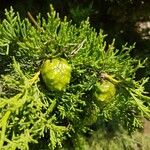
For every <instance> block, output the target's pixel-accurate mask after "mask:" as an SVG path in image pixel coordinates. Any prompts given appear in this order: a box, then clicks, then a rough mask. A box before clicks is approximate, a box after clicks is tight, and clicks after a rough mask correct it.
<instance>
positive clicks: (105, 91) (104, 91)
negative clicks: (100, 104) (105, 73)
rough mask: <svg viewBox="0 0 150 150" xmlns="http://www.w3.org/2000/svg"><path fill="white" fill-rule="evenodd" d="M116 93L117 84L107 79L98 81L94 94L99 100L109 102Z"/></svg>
mask: <svg viewBox="0 0 150 150" xmlns="http://www.w3.org/2000/svg"><path fill="white" fill-rule="evenodd" d="M115 94H116V88H115V85H114V84H113V83H111V82H109V81H107V80H105V81H103V82H102V83H100V82H97V83H96V88H95V93H94V96H95V97H96V99H97V101H105V102H108V101H109V100H111V99H112V98H113V97H114V96H115Z"/></svg>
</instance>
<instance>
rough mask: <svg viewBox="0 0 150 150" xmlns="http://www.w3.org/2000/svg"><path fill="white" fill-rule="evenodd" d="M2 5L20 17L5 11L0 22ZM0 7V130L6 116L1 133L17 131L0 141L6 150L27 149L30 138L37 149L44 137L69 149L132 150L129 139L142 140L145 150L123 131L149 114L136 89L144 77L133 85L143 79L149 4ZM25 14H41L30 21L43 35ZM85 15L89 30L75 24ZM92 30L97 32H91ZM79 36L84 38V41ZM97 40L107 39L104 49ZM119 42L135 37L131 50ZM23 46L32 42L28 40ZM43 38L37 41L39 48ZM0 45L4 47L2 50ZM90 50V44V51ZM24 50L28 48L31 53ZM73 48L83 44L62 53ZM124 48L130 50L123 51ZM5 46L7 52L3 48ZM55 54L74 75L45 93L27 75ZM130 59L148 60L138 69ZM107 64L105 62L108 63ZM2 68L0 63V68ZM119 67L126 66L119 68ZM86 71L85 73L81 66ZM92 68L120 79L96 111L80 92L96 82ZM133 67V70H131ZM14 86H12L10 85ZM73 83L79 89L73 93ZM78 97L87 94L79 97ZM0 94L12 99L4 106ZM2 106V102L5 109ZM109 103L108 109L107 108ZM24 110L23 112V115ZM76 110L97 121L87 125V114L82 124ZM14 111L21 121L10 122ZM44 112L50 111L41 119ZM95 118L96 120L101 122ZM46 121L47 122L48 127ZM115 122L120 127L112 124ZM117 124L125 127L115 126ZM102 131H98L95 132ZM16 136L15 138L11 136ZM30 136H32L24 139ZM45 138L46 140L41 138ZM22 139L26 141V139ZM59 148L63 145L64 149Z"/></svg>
mask: <svg viewBox="0 0 150 150" xmlns="http://www.w3.org/2000/svg"><path fill="white" fill-rule="evenodd" d="M50 3H51V4H53V6H54V8H55V9H56V11H57V12H59V14H60V20H59V18H57V17H56V18H55V13H54V12H53V11H52V14H51V15H52V16H51V17H50V16H49V17H48V16H47V12H49V4H50ZM10 6H13V8H14V10H15V11H19V13H20V15H21V21H20V17H19V16H17V17H15V15H14V14H13V11H12V10H11V13H8V12H7V13H6V15H7V20H4V21H3V18H5V17H6V16H4V9H5V8H8V9H10ZM0 7H1V9H0V11H1V13H0V20H1V21H3V22H2V24H1V26H0V27H1V32H0V33H1V35H2V36H1V56H2V57H1V59H0V61H1V62H2V63H1V64H0V67H2V69H1V70H0V73H2V74H3V75H4V74H5V73H6V76H5V75H4V76H1V77H2V81H1V83H2V85H3V84H4V83H6V85H3V86H4V87H6V89H5V90H4V93H2V97H1V116H3V117H2V119H1V123H2V124H1V126H0V127H2V129H4V127H5V120H7V119H6V118H7V117H8V116H9V115H10V118H9V119H10V124H9V126H10V128H7V130H6V131H7V132H6V133H7V134H8V135H12V134H11V132H12V131H13V130H14V129H13V128H14V127H15V128H19V131H16V130H14V132H13V136H12V137H11V136H8V137H7V138H8V139H11V138H12V141H13V142H12V143H11V142H10V141H9V140H8V139H7V140H6V141H5V142H6V143H9V144H6V145H5V148H6V149H7V148H9V147H11V146H14V147H17V146H18V147H19V148H20V147H28V142H29V143H36V142H37V141H38V142H39V145H40V146H41V148H43V146H44V144H43V143H44V142H45V147H46V149H48V147H47V146H48V144H49V147H50V148H51V149H55V148H56V147H57V146H61V142H62V141H63V140H64V141H65V140H66V139H68V138H69V139H70V142H67V143H66V145H67V146H71V145H72V143H73V145H74V147H75V148H76V149H77V150H80V149H85V150H87V149H98V150H99V149H100V147H105V146H106V145H107V146H108V149H112V148H113V149H117V148H118V149H120V148H123V147H124V146H125V147H126V149H134V148H135V143H136V144H137V143H140V142H141V141H142V140H143V141H142V142H141V143H140V144H139V147H140V146H142V148H143V149H144V150H148V149H149V145H148V144H147V143H148V142H147V141H148V140H149V138H147V137H146V138H145V137H144V138H143V139H141V133H140V132H137V133H135V134H132V140H131V136H130V135H129V134H128V133H131V132H132V131H134V130H135V129H136V128H139V129H140V128H141V125H142V123H141V122H140V121H141V117H147V118H148V117H149V109H148V108H149V107H147V106H148V105H149V103H147V100H149V99H148V98H147V97H146V98H145V96H143V95H142V93H144V89H143V86H144V83H145V82H146V81H147V80H146V79H143V80H141V81H139V82H136V80H138V79H141V78H142V77H149V76H150V69H149V68H150V21H149V20H150V11H149V10H150V2H149V1H144V0H143V1H141V0H132V1H131V0H127V1H123V0H99V1H98V0H95V1H94V0H93V1H88V0H83V1H82V3H81V1H79V0H73V1H71V2H69V1H67V0H55V1H54V0H43V1H41V0H30V1H13V2H12V1H10V0H8V1H1V5H0ZM28 11H29V12H30V13H31V14H32V15H33V16H34V18H36V17H35V16H36V15H37V14H38V13H39V12H40V13H41V16H42V17H45V18H46V19H48V20H46V21H47V22H46V21H45V20H44V19H43V20H42V19H41V18H40V17H39V18H38V19H37V18H36V20H37V22H38V23H39V24H40V23H41V26H42V27H43V28H44V29H45V31H46V32H43V31H42V30H41V29H40V32H37V30H36V29H35V28H34V27H33V26H35V24H34V23H33V20H30V21H28V20H24V21H22V20H23V19H24V18H25V17H29V16H28V15H27V12H28ZM9 16H10V17H9ZM64 16H67V21H69V20H72V23H67V21H66V20H64ZM87 17H89V21H90V25H91V26H93V27H94V28H92V29H91V28H90V25H89V24H88V22H82V23H81V21H82V20H86V19H87ZM30 19H31V18H30ZM41 20H42V22H41ZM51 21H53V22H52V24H51V23H50V22H51ZM61 21H62V22H61ZM32 23H33V24H32ZM80 23H81V24H80ZM71 24H75V25H76V26H72V25H71ZM32 25H33V26H32ZM57 25H58V26H57ZM13 26H14V27H15V30H14V27H13ZM7 28H8V30H7ZM49 29H51V31H49ZM99 29H103V30H104V32H100V33H99ZM95 30H96V31H97V32H95ZM52 31H54V32H52ZM10 33H11V34H10ZM97 33H99V34H97ZM104 34H108V36H107V37H105V36H104ZM70 35H71V36H70ZM85 35H86V36H88V38H87V39H86V37H85ZM49 36H51V37H52V38H54V41H51V39H48V37H49ZM64 37H65V38H64ZM70 37H71V38H72V39H71V38H70ZM84 38H85V39H84ZM114 38H115V40H116V42H115V43H114V45H113V44H111V43H112V41H113V39H114ZM86 40H87V41H86ZM31 41H32V42H31ZM72 41H76V43H72ZM104 41H107V45H106V47H105V44H104V43H105V42H104ZM127 42H128V43H129V45H133V43H135V42H136V45H135V48H134V46H131V47H128V46H122V45H124V44H125V43H127ZM31 43H33V45H32V44H31ZM43 43H45V44H44V45H43ZM85 43H86V44H85ZM5 44H6V45H5ZM71 44H72V45H74V47H72V46H71ZM84 44H85V45H84ZM35 45H36V46H37V47H36V46H35ZM43 46H44V47H43ZM114 46H115V47H116V48H118V49H120V52H119V51H114V52H113V51H111V50H113V49H114ZM3 47H5V48H7V49H6V50H5V49H3ZM90 47H92V48H93V51H92V50H91V48H90ZM99 47H101V48H100V49H101V51H99V50H98V49H99ZM105 48H106V49H107V48H108V52H106V53H104V52H103V50H104V49H105ZM31 49H32V50H33V51H31ZM43 49H48V50H50V53H51V54H52V56H49V52H48V50H46V51H44V53H41V50H43ZM62 49H65V50H66V51H65V52H64V51H62V52H61V53H60V54H59V50H62ZM78 49H83V51H81V52H79V55H77V57H74V58H71V56H70V52H71V53H74V51H75V53H76V51H77V52H78ZM88 49H89V51H88ZM131 49H133V50H132V51H131ZM3 50H4V51H3ZM7 50H10V51H8V52H7ZM28 50H30V51H28ZM55 50H56V51H55ZM94 50H95V51H94ZM121 50H122V51H121ZM124 50H125V51H124ZM126 50H127V52H126ZM90 51H91V53H90ZM57 54H59V56H61V57H65V58H66V59H67V60H68V61H69V63H71V64H72V67H73V73H72V75H73V76H74V80H73V81H71V86H69V87H67V91H66V93H61V94H59V93H55V94H51V93H49V92H48V91H47V90H45V87H44V86H43V85H44V84H43V83H42V81H41V82H39V83H37V82H38V77H37V76H36V75H35V76H34V77H33V74H34V73H35V72H36V71H37V68H39V66H40V65H41V64H42V62H43V58H46V57H48V58H49V57H53V55H54V56H55V55H57ZM71 55H72V54H71ZM12 56H15V58H13V59H12ZM20 56H21V57H20ZM22 56H24V57H22ZM98 56H101V57H104V58H105V59H104V60H107V61H103V60H99V59H98ZM118 56H119V57H118ZM130 56H131V57H132V58H137V59H140V60H142V61H143V60H144V59H145V58H146V57H148V59H147V61H146V64H145V65H146V67H145V68H143V67H142V66H143V64H142V61H141V63H139V64H137V61H135V59H132V58H130ZM89 58H90V60H89ZM6 60H7V62H6ZM12 60H13V61H12ZM27 60H28V61H27ZM79 60H80V61H79ZM88 61H89V63H87V65H83V64H84V62H88ZM5 62H6V64H5ZM90 62H91V63H90ZM110 62H111V63H112V64H113V65H111V63H110ZM9 63H10V64H11V65H10V66H9V65H8V64H9ZM12 64H13V65H12ZM136 64H137V68H139V69H138V70H136V68H134V66H136ZM5 66H7V67H8V68H4V67H5ZM122 66H124V67H125V66H126V68H123V67H122ZM87 68H88V69H89V70H87ZM99 70H103V71H106V72H108V73H112V74H115V77H116V78H117V79H118V80H121V84H122V85H121V84H120V85H119V86H118V85H117V86H116V87H117V88H118V89H117V90H118V91H119V92H117V94H118V95H117V96H116V99H115V101H114V102H113V103H112V104H108V105H106V107H104V109H103V107H100V108H99V105H97V102H96V103H95V100H94V101H93V99H92V103H91V101H90V99H89V97H88V96H90V94H91V93H90V92H89V91H90V90H91V88H93V87H92V86H93V84H94V83H95V82H96V81H97V80H98V79H97V72H98V71H99ZM135 71H136V74H134V72H135ZM7 73H10V76H9V75H7ZM37 73H38V72H37ZM134 75H135V76H136V79H135V81H134V80H132V79H133V78H134ZM32 77H33V78H32ZM112 80H113V79H112ZM6 81H8V82H6ZM79 81H81V82H82V83H80V82H79ZM113 81H114V80H113ZM30 82H31V83H30ZM41 83H42V84H41ZM17 86H18V87H19V89H17V88H16V87H17ZM9 87H11V88H10V91H11V92H10V91H9ZM77 87H78V88H81V91H80V90H79V91H78V90H77ZM124 87H125V88H124ZM126 87H127V88H126ZM149 88H150V83H149V82H147V83H146V90H147V91H149ZM39 89H40V90H39ZM83 89H84V90H83ZM18 92H19V93H18ZM88 92H89V93H88ZM83 93H84V94H83ZM15 94H16V95H15ZM57 94H58V95H57ZM86 94H87V96H85V95H86ZM144 94H146V93H144ZM12 96H13V97H12ZM9 98H10V99H9ZM35 98H37V100H38V101H35ZM6 99H7V100H8V102H9V101H11V100H12V101H13V102H14V103H10V104H8V102H6ZM70 99H72V103H70ZM86 99H87V101H86ZM141 99H144V101H143V102H142V101H141ZM17 100H18V101H17ZM120 100H122V101H120ZM32 101H33V102H32ZM49 101H50V103H49ZM7 105H8V107H5V106H7ZM114 105H116V106H115V107H114ZM3 106H4V108H3ZM20 108H21V109H20ZM64 108H65V109H64ZM70 108H72V109H70ZM14 110H15V111H14ZM29 110H31V111H30V112H29ZM83 110H84V111H83ZM88 110H90V112H88ZM120 110H122V111H120ZM82 111H83V112H84V116H89V115H90V114H94V116H96V119H97V117H99V121H100V123H99V121H98V122H96V123H95V122H94V123H95V124H94V125H93V123H90V121H91V120H94V117H93V116H91V118H90V119H89V120H90V121H88V119H87V120H86V119H85V120H86V121H85V120H83V122H82V121H81V120H82V117H83V116H82V115H83V114H82ZM99 111H101V112H99ZM5 112H6V113H5ZM22 113H25V114H24V116H25V118H28V119H29V120H28V119H27V120H26V119H24V117H23V118H20V120H18V118H19V117H20V116H22ZM49 113H50V114H51V116H49ZM34 114H40V115H39V116H38V115H34ZM98 114H100V116H97V115H98ZM116 116H117V117H116ZM64 118H65V119H64ZM87 118H88V117H87ZM115 118H116V119H115ZM44 119H45V120H44ZM33 120H34V121H35V122H37V124H35V125H34V124H33ZM101 120H104V122H103V121H101ZM80 121H81V124H79V125H78V124H77V122H80ZM85 122H86V123H85ZM84 123H85V124H84ZM49 124H50V126H48V125H49ZM120 124H121V125H123V126H121V128H120V126H119V125H120ZM38 126H39V129H38ZM101 127H102V128H101ZM122 127H123V128H125V129H126V130H124V129H122ZM29 128H30V129H29ZM103 128H104V129H105V130H101V129H103ZM28 129H29V130H28ZM68 129H69V131H68ZM25 131H26V132H25ZM47 131H48V132H49V131H50V133H48V134H46V133H47ZM70 131H71V132H70ZM2 132H3V130H2ZM127 132H128V133H127ZM74 133H75V134H74ZM108 133H109V134H108ZM17 134H18V135H19V134H20V135H19V136H18V135H17ZM30 135H32V136H30ZM39 135H40V138H39ZM46 135H47V136H46ZM27 136H29V138H28V139H27V138H26V137H27ZM20 137H21V138H20ZM32 137H34V138H33V139H32ZM42 137H43V138H42ZM112 137H116V138H112ZM49 138H50V141H51V143H49V140H48V139H49ZM1 139H2V138H1ZM45 139H46V141H45ZM93 139H94V140H93ZM24 141H26V143H25V142H24ZM99 141H101V142H99ZM19 143H23V144H19ZM89 143H90V144H89ZM106 143H107V144H106ZM119 143H121V144H119ZM144 143H145V144H144ZM0 145H1V146H2V145H3V143H2V140H1V142H0ZM39 145H36V144H33V145H32V144H31V145H30V148H31V149H37V148H40V147H39ZM56 145H57V146H56ZM89 145H90V147H89ZM116 145H117V146H116ZM80 146H81V147H80ZM63 148H64V149H65V147H63Z"/></svg>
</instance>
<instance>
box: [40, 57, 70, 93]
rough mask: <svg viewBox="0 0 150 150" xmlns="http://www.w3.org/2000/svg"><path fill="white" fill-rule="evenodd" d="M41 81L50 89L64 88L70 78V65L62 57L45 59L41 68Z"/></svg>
mask: <svg viewBox="0 0 150 150" xmlns="http://www.w3.org/2000/svg"><path fill="white" fill-rule="evenodd" d="M41 74H42V78H43V81H44V82H45V84H46V86H47V87H48V88H49V89H50V90H56V91H62V90H65V88H66V86H67V84H69V82H70V78H71V66H70V65H69V64H68V62H67V61H66V60H65V59H63V58H56V59H52V60H46V61H45V62H44V64H43V65H42V68H41Z"/></svg>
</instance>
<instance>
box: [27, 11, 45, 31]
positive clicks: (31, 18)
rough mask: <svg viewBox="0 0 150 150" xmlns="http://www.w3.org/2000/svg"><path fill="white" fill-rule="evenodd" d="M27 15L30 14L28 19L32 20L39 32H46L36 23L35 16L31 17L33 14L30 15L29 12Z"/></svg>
mask: <svg viewBox="0 0 150 150" xmlns="http://www.w3.org/2000/svg"><path fill="white" fill-rule="evenodd" d="M27 14H28V17H29V18H30V20H31V21H32V22H33V23H34V25H35V26H36V27H37V28H38V29H39V30H41V31H44V30H43V29H42V28H41V27H40V25H39V24H38V23H37V22H36V21H35V19H34V18H33V16H32V15H31V13H30V12H29V11H28V12H27Z"/></svg>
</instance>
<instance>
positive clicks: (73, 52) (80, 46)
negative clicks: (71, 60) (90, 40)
mask: <svg viewBox="0 0 150 150" xmlns="http://www.w3.org/2000/svg"><path fill="white" fill-rule="evenodd" d="M85 41H86V39H84V40H83V41H82V42H81V43H80V44H79V45H78V46H77V48H76V49H74V50H73V51H72V52H71V53H70V56H74V55H76V54H77V53H78V52H79V50H80V49H81V48H82V47H83V44H84V43H85Z"/></svg>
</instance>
